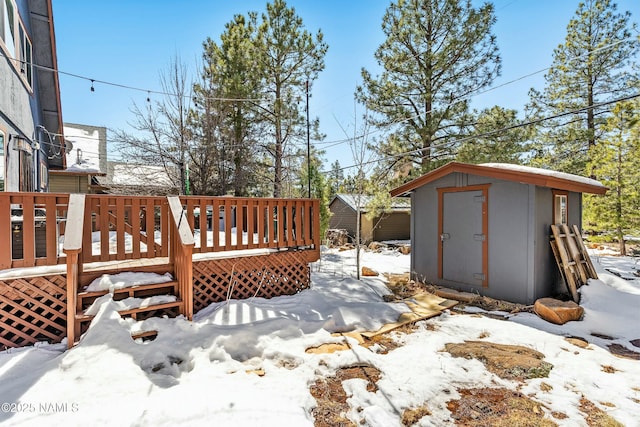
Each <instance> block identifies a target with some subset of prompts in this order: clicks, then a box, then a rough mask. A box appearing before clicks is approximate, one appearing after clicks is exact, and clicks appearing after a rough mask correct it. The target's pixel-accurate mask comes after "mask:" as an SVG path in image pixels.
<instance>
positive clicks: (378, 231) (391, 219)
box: [373, 212, 411, 241]
mask: <svg viewBox="0 0 640 427" xmlns="http://www.w3.org/2000/svg"><path fill="white" fill-rule="evenodd" d="M410 220H411V215H410V213H409V212H392V213H390V214H385V215H383V216H382V219H380V217H378V218H376V219H375V221H374V224H377V227H376V228H375V229H374V230H373V240H377V241H384V240H409V239H410V238H411V234H410V229H411V227H410Z"/></svg>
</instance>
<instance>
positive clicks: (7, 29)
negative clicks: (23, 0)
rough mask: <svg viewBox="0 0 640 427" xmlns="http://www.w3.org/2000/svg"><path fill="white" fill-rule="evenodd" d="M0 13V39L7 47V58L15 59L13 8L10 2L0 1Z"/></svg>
mask: <svg viewBox="0 0 640 427" xmlns="http://www.w3.org/2000/svg"><path fill="white" fill-rule="evenodd" d="M0 3H2V4H1V5H0V12H1V13H2V24H0V38H2V41H3V42H4V45H5V46H6V47H7V51H8V52H9V56H11V57H13V58H15V56H16V45H15V7H14V6H13V1H12V0H4V1H3V0H0Z"/></svg>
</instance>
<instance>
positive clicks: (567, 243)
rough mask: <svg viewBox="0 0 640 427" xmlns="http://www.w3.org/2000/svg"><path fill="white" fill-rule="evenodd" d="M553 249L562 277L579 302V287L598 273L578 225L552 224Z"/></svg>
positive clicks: (575, 299)
mask: <svg viewBox="0 0 640 427" xmlns="http://www.w3.org/2000/svg"><path fill="white" fill-rule="evenodd" d="M551 233H552V235H551V241H550V243H551V249H552V251H553V255H554V257H555V259H556V263H557V264H558V267H559V268H560V272H561V274H562V278H563V280H564V282H565V283H566V285H567V288H568V289H569V292H570V293H571V297H572V298H573V300H574V301H575V302H576V303H577V302H579V301H580V296H579V295H578V289H579V288H580V286H582V285H586V284H587V281H588V280H589V279H597V278H598V274H597V273H596V270H595V268H594V266H593V264H592V263H591V258H589V254H588V253H587V248H586V247H585V246H584V242H583V241H582V235H581V233H580V230H579V229H578V227H577V226H576V225H573V226H571V227H569V226H568V225H566V224H558V225H552V226H551Z"/></svg>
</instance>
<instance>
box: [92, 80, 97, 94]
mask: <svg viewBox="0 0 640 427" xmlns="http://www.w3.org/2000/svg"><path fill="white" fill-rule="evenodd" d="M95 91H96V89H95V88H94V87H93V79H91V92H95Z"/></svg>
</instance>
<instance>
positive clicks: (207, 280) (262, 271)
mask: <svg viewBox="0 0 640 427" xmlns="http://www.w3.org/2000/svg"><path fill="white" fill-rule="evenodd" d="M308 287H309V264H308V263H307V259H306V256H305V253H304V252H303V251H298V252H276V253H273V254H269V255H258V256H248V257H241V258H225V259H216V260H204V261H194V263H193V310H194V312H198V311H199V310H201V309H203V308H205V307H206V306H208V305H209V304H211V303H214V302H221V301H225V300H227V298H230V299H245V298H251V297H253V296H254V295H256V296H257V297H263V298H272V297H276V296H280V295H292V294H295V293H297V292H300V291H301V290H303V289H306V288H308Z"/></svg>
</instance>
